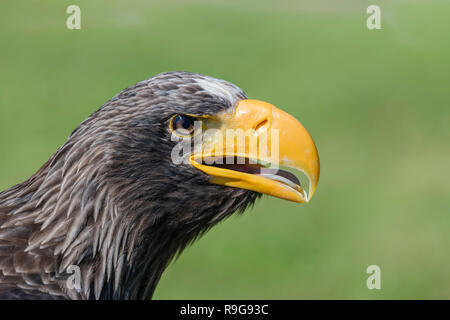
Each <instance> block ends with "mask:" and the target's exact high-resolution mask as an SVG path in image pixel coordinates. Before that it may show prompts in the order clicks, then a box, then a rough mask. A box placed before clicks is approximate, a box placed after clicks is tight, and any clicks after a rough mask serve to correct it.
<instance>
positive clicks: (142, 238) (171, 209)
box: [0, 72, 320, 300]
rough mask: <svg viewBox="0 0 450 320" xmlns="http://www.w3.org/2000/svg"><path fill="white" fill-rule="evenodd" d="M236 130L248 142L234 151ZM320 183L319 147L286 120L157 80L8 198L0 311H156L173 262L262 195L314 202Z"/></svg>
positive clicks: (237, 100) (182, 75) (3, 200)
mask: <svg viewBox="0 0 450 320" xmlns="http://www.w3.org/2000/svg"><path fill="white" fill-rule="evenodd" d="M239 130H241V132H244V133H248V134H247V135H246V136H245V137H244V139H238V138H239V135H238V134H236V135H235V136H233V137H232V138H230V141H231V140H233V141H236V142H235V144H234V146H233V144H231V145H232V147H229V144H228V142H227V143H225V142H224V137H228V136H227V135H228V134H229V132H236V131H239ZM269 132H271V133H273V132H276V134H273V135H272V134H271V135H269V134H268V133H269ZM197 140H198V141H200V143H196V142H198V141H197ZM225 140H227V139H225ZM238 140H239V141H241V142H239V141H238ZM227 141H228V140H227ZM242 141H244V142H242ZM249 141H252V142H254V143H253V144H256V145H257V147H252V143H250V142H249ZM246 145H249V146H250V147H249V146H246ZM242 146H243V147H242ZM261 146H262V147H261ZM274 146H276V148H274ZM273 150H275V151H273ZM275 153H276V156H275ZM282 167H286V168H292V169H296V170H299V171H301V172H303V173H304V174H305V175H306V176H307V177H308V180H309V183H308V184H309V188H306V187H303V186H302V185H301V183H300V181H299V179H298V177H297V176H296V175H294V174H293V173H291V172H290V171H289V170H284V169H282ZM319 173H320V164H319V156H318V152H317V149H316V146H315V144H314V141H313V139H312V138H311V136H310V134H309V133H308V132H307V131H306V129H305V128H304V127H303V126H302V125H301V124H300V122H298V121H297V120H296V119H295V118H294V117H292V116H291V115H289V114H288V113H286V112H284V111H282V110H281V109H278V108H276V107H275V106H273V105H271V104H269V103H267V102H263V101H259V100H254V99H248V98H247V97H246V95H245V93H244V92H243V91H242V89H240V88H239V87H237V86H236V85H234V84H232V83H230V82H228V81H225V80H220V79H216V78H213V77H210V76H206V75H201V74H197V73H191V72H165V73H161V74H158V75H156V76H154V77H152V78H149V79H147V80H144V81H141V82H139V83H137V84H135V85H133V86H131V87H128V88H126V89H124V90H123V91H121V92H120V93H119V94H117V95H116V96H115V97H113V98H112V99H111V100H109V101H108V102H106V103H105V104H104V105H102V106H101V107H100V108H99V109H98V110H97V111H96V112H94V113H93V114H92V115H91V116H89V117H88V118H87V119H86V120H84V121H83V122H82V123H81V124H80V125H79V126H78V127H77V128H76V129H75V130H74V131H73V132H72V133H71V134H70V136H69V138H68V139H67V141H66V142H65V143H64V144H63V145H62V146H61V147H60V148H59V149H58V150H57V151H56V152H55V153H54V154H53V155H52V156H51V157H50V159H49V160H48V161H47V162H46V163H45V164H44V165H43V166H42V167H41V168H40V169H39V170H38V171H37V172H36V173H35V174H33V175H32V176H31V177H30V178H29V179H28V180H26V181H25V182H23V183H20V184H18V185H16V186H14V187H12V188H10V189H8V190H6V191H3V192H1V193H0V299H27V300H50V299H64V300H66V299H151V298H152V296H153V293H154V291H155V288H156V286H157V284H158V281H159V279H160V277H161V274H162V273H163V271H164V270H165V268H166V267H167V266H168V264H169V263H170V262H171V260H172V259H173V258H174V257H176V256H178V255H179V254H180V253H181V252H182V251H183V250H184V249H185V248H186V247H187V246H188V245H189V244H191V243H192V242H193V241H195V240H196V239H198V238H199V237H200V236H202V235H203V234H204V233H205V232H206V231H208V230H209V229H210V228H211V227H213V226H214V225H216V224H217V223H218V222H219V221H221V220H223V219H225V218H227V217H229V216H230V215H231V214H233V213H235V212H238V213H242V212H243V211H244V210H245V209H246V208H248V207H249V206H251V205H252V204H253V203H254V202H255V200H256V199H258V198H259V197H260V196H261V195H262V194H266V195H270V196H274V197H278V198H282V199H285V200H290V201H295V202H298V203H305V202H308V201H309V200H310V199H311V197H312V195H313V193H314V191H315V189H316V187H317V184H318V180H319ZM306 189H308V190H306ZM74 277H77V278H74ZM70 281H72V282H70ZM70 283H72V285H69V284H70ZM77 283H78V285H76V284H77ZM74 284H75V285H74Z"/></svg>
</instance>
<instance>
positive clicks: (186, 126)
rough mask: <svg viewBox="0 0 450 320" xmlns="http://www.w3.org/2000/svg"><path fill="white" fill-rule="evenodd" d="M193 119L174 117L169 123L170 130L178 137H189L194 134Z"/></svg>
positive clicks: (183, 116)
mask: <svg viewBox="0 0 450 320" xmlns="http://www.w3.org/2000/svg"><path fill="white" fill-rule="evenodd" d="M194 122H195V118H193V117H190V116H186V115H176V116H174V117H173V118H172V121H171V122H170V129H171V130H172V131H173V132H175V133H176V134H178V135H180V136H190V135H192V134H193V133H194Z"/></svg>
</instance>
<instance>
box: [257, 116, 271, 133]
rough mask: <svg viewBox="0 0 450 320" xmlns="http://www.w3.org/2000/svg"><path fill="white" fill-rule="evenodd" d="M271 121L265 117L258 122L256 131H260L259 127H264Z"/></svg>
mask: <svg viewBox="0 0 450 320" xmlns="http://www.w3.org/2000/svg"><path fill="white" fill-rule="evenodd" d="M268 122H269V121H268V120H267V119H264V120H263V121H261V122H260V123H258V124H257V125H256V127H255V131H258V130H259V129H261V128H263V127H264V126H265V125H266V124H267V123H268Z"/></svg>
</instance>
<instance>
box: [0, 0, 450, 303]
mask: <svg viewBox="0 0 450 320" xmlns="http://www.w3.org/2000/svg"><path fill="white" fill-rule="evenodd" d="M74 3H75V4H77V5H79V6H80V7H81V18H82V25H81V30H68V29H67V28H66V19H67V17H68V15H67V14H66V13H65V11H66V8H67V6H68V5H70V4H74ZM370 4H378V5H379V6H380V7H381V18H382V29H381V30H372V31H371V30H368V29H367V28H366V18H367V17H368V15H367V14H366V8H367V6H368V5H370ZM449 16H450V3H449V2H448V1H446V0H442V1H438V0H426V1H425V0H423V1H414V0H396V1H393V0H390V1H372V0H371V1H365V0H361V1H350V0H348V1H336V0H327V1H317V0H308V1H294V0H291V1H288V0H283V1H261V0H252V1H238V0H221V1H206V0H204V1H197V0H193V1H181V0H179V1H162V0H161V1H137V0H129V1H106V0H105V1H87V0H76V1H75V0H70V1H65V0H63V1H61V0H54V1H44V0H41V1H30V0H27V1H24V0H6V1H5V0H3V1H1V2H0V41H1V42H0V189H1V190H3V189H6V188H8V187H10V186H12V185H14V184H16V183H19V182H22V181H23V180H25V179H26V178H28V177H29V176H30V175H31V174H32V173H34V172H35V171H36V170H37V169H38V168H39V167H40V165H42V164H43V163H44V162H45V160H47V159H48V158H49V157H50V155H51V154H52V153H53V152H54V151H55V150H56V149H57V148H58V147H59V146H60V145H61V144H62V143H64V141H65V140H66V138H67V136H68V135H69V134H70V132H71V131H72V130H73V129H74V128H75V127H76V126H77V125H78V124H79V123H80V122H81V121H82V120H83V119H85V118H86V117H87V116H88V115H90V114H91V113H92V112H93V111H95V110H96V109H97V108H98V107H99V106H100V105H102V104H103V103H104V102H105V101H107V100H108V99H110V98H111V97H112V96H114V95H115V94H116V93H117V92H119V91H120V90H122V89H123V88H125V87H127V86H130V85H132V84H134V83H136V82H138V81H140V80H143V79H146V78H149V77H151V76H153V75H155V74H157V73H159V72H163V71H171V70H186V71H193V72H199V73H205V74H208V75H211V76H215V77H218V78H223V79H227V80H229V81H232V82H234V83H236V84H237V85H239V86H240V87H242V88H243V89H244V90H245V91H246V93H247V95H248V96H249V97H251V98H257V99H261V100H265V101H268V102H271V103H273V104H274V105H276V106H278V107H280V108H282V109H285V110H286V111H288V112H290V113H291V114H293V115H294V116H295V117H297V118H298V119H299V120H300V121H301V122H302V123H303V124H304V125H305V127H306V128H307V129H308V130H309V132H310V133H311V134H312V136H313V137H314V139H315V141H316V144H317V146H318V149H319V153H320V156H321V164H322V174H321V181H320V183H319V188H318V190H317V192H316V195H315V197H314V198H313V201H312V202H311V203H310V204H307V205H298V204H294V203H290V202H286V201H282V200H278V199H274V198H269V197H264V198H263V199H262V200H261V201H260V202H259V203H258V204H257V205H256V206H255V207H254V208H253V209H252V210H249V211H248V212H246V213H245V214H244V215H243V216H233V217H231V218H230V219H228V220H227V221H225V222H223V223H221V224H219V225H218V226H217V227H215V228H214V229H213V230H212V231H210V232H209V233H208V234H207V235H206V236H204V237H203V238H202V239H201V240H200V241H198V242H197V243H195V244H194V245H193V246H192V247H190V248H188V249H187V250H186V251H185V252H184V253H183V254H182V256H181V257H180V258H179V259H178V260H177V261H175V263H173V264H171V266H170V267H169V268H168V270H167V271H166V272H165V273H164V275H163V277H162V279H161V282H160V284H159V286H158V288H157V290H156V294H155V298H157V299H184V298H192V299H197V298H199V299H222V298H226V299H228V298H236V299H241V298H251V299H253V298H254V299H259V298H265V299H303V298H309V299H321V298H331V299H352V298H361V299H380V298H394V299H397V298H450V254H449V248H450V232H449V231H450V230H449V229H450V228H449V227H450V210H449V199H450V188H449V178H450V175H449V172H450V170H449V164H450V148H449V145H450V143H449V141H450V140H449V139H450V130H449V128H448V127H449V122H450V121H449V120H450V40H449V31H450V21H449V19H448V17H449ZM372 264H375V265H378V266H380V268H381V288H382V289H381V290H368V289H367V287H366V279H367V277H368V276H369V275H368V274H366V268H367V267H368V266H369V265H372Z"/></svg>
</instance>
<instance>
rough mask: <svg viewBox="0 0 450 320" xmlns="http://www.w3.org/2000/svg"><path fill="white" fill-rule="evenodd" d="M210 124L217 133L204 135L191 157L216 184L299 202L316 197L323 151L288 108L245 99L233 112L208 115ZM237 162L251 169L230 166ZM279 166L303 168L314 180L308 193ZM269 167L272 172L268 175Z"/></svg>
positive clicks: (310, 180)
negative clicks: (288, 178) (212, 117)
mask: <svg viewBox="0 0 450 320" xmlns="http://www.w3.org/2000/svg"><path fill="white" fill-rule="evenodd" d="M205 127H206V128H205V129H213V130H210V131H212V132H213V133H212V134H209V135H207V134H205V137H204V141H203V143H202V150H201V151H198V152H197V153H195V154H194V155H192V156H191V158H190V162H191V164H192V165H193V166H194V167H195V168H197V169H199V170H201V171H203V172H204V173H206V174H208V175H209V176H211V180H210V182H211V183H214V184H219V185H224V186H229V187H235V188H241V189H247V190H253V191H256V192H260V193H264V194H267V195H271V196H274V197H278V198H282V199H286V200H290V201H295V202H299V203H304V202H308V201H309V200H310V199H311V197H312V196H313V194H314V192H315V190H316V187H317V184H318V182H319V175H320V162H319V155H318V152H317V149H316V146H315V144H314V141H313V140H312V138H311V136H310V135H309V133H308V132H307V131H306V129H305V128H304V127H303V126H302V125H301V124H300V122H298V121H297V120H296V119H295V118H294V117H292V116H291V115H289V114H288V113H286V112H284V111H282V110H280V109H278V108H276V107H275V106H273V105H271V104H269V103H266V102H262V101H258V100H241V101H239V103H238V104H237V106H236V108H235V109H234V112H233V113H223V114H221V115H219V116H218V117H216V118H215V119H209V120H206V121H205ZM207 132H208V131H207ZM211 159H215V161H216V163H217V160H218V159H222V161H224V164H223V165H215V164H214V163H213V164H211ZM208 160H209V162H208ZM233 161H234V162H235V163H236V162H237V164H238V166H239V162H241V164H240V165H241V167H242V168H247V169H246V170H243V169H242V170H241V169H238V170H236V168H238V166H233V165H232V164H231V165H228V164H229V163H231V162H233ZM249 164H250V166H249ZM255 166H258V167H259V168H261V170H260V171H261V172H258V173H256V174H255V172H250V170H249V169H248V168H255ZM280 166H284V167H288V168H293V169H297V170H300V171H303V172H304V173H305V175H306V176H307V177H308V179H309V191H308V194H306V192H305V190H304V189H303V188H302V186H301V185H300V184H299V183H295V181H294V182H292V179H291V181H287V180H286V179H283V177H281V176H277V175H274V174H273V173H274V172H278V171H277V170H276V169H278V168H279V167H280ZM266 168H267V169H266ZM270 168H272V169H270ZM273 168H275V170H273ZM264 170H268V172H269V173H270V174H264ZM297 182H298V180H297Z"/></svg>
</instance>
